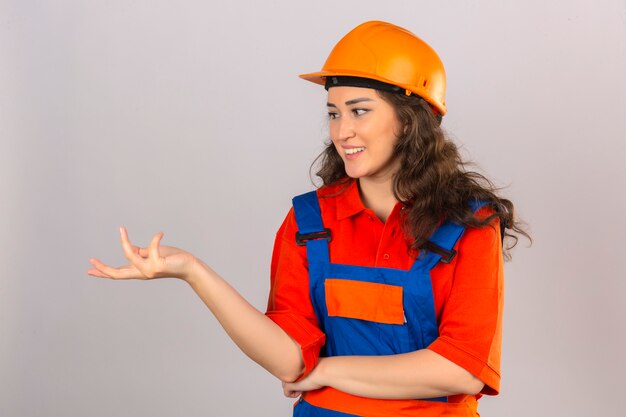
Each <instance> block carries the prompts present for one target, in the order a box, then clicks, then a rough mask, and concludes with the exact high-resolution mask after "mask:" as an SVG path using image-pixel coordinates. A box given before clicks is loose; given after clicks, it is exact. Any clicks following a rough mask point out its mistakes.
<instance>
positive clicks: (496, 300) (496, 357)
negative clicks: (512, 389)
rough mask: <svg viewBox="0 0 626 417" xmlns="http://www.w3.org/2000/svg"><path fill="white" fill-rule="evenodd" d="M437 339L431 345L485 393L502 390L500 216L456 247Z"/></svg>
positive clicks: (470, 232) (469, 232)
mask: <svg viewBox="0 0 626 417" xmlns="http://www.w3.org/2000/svg"><path fill="white" fill-rule="evenodd" d="M457 253H458V254H457V260H456V265H455V267H454V276H453V281H452V286H451V290H450V295H449V298H448V299H447V300H446V301H445V303H444V306H443V310H442V312H441V317H440V320H439V337H438V338H437V339H436V340H435V341H434V342H433V343H432V344H431V345H430V346H429V347H428V348H429V349H430V350H432V351H434V352H437V353H438V354H440V355H442V356H444V357H445V358H447V359H449V360H450V361H452V362H454V363H456V364H457V365H459V366H461V367H463V368H465V369H466V370H467V371H469V372H470V373H471V374H473V375H474V376H476V377H477V378H478V379H480V380H481V381H482V382H483V383H484V384H485V387H484V388H483V391H482V393H483V394H487V395H497V394H498V392H499V391H500V354H501V345H502V308H503V298H504V273H503V259H502V244H501V239H500V226H499V220H498V219H497V218H496V219H495V220H494V221H493V222H492V223H491V224H490V225H488V226H485V227H482V228H468V229H467V230H466V231H465V233H464V234H463V236H462V237H461V239H460V241H459V244H458V247H457Z"/></svg>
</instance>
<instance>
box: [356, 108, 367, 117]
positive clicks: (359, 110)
mask: <svg viewBox="0 0 626 417" xmlns="http://www.w3.org/2000/svg"><path fill="white" fill-rule="evenodd" d="M368 111H369V110H368V109H352V113H353V114H354V115H355V116H363V115H364V114H365V113H367V112H368Z"/></svg>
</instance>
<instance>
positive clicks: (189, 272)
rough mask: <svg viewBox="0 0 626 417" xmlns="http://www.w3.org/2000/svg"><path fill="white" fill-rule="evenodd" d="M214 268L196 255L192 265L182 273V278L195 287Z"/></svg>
mask: <svg viewBox="0 0 626 417" xmlns="http://www.w3.org/2000/svg"><path fill="white" fill-rule="evenodd" d="M210 272H213V270H212V269H211V268H210V267H209V266H208V265H207V264H205V263H204V262H202V261H201V260H200V259H198V258H196V257H194V258H193V261H192V262H191V265H189V267H188V268H186V271H185V273H184V274H182V276H181V278H182V280H183V281H185V282H186V283H187V284H189V285H190V286H191V287H195V286H196V285H197V284H198V282H200V281H201V280H203V279H205V278H206V275H207V274H209V273H210Z"/></svg>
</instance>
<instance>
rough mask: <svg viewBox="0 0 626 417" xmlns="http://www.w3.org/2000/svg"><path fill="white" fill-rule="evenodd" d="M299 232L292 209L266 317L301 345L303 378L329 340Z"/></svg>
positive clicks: (277, 250) (281, 234)
mask: <svg viewBox="0 0 626 417" xmlns="http://www.w3.org/2000/svg"><path fill="white" fill-rule="evenodd" d="M296 231H297V225H296V221H295V216H294V212H293V209H291V210H290V211H289V213H288V214H287V217H286V218H285V221H284V222H283V224H282V225H281V227H280V229H279V230H278V233H277V234H276V241H275V243H274V251H273V254H272V265H271V276H270V279H271V289H270V295H269V300H268V305H267V312H266V313H265V314H266V315H267V316H268V317H269V318H270V319H272V320H273V321H274V322H275V323H276V324H278V325H279V326H280V327H281V328H282V329H283V330H284V331H285V332H286V333H287V334H288V335H289V336H290V337H291V338H292V339H293V340H295V341H296V343H298V344H299V345H300V348H301V349H302V358H303V361H304V366H305V369H304V373H303V374H302V375H301V377H300V378H302V377H304V376H306V375H307V374H308V373H309V372H311V370H313V368H314V367H315V365H316V364H317V361H318V358H319V352H320V349H321V347H322V346H323V345H324V342H325V340H326V338H325V335H324V333H323V332H322V331H321V330H320V328H319V324H318V321H317V317H316V315H315V311H314V310H313V305H312V303H311V297H310V291H309V272H308V265H307V259H306V248H305V247H303V246H297V245H296V242H295V233H296Z"/></svg>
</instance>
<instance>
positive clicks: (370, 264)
mask: <svg viewBox="0 0 626 417" xmlns="http://www.w3.org/2000/svg"><path fill="white" fill-rule="evenodd" d="M301 77H302V78H304V79H306V80H309V81H312V82H315V83H318V84H321V85H324V86H325V88H326V89H327V90H328V103H327V106H328V116H329V133H330V141H329V142H328V144H327V147H326V149H325V151H324V152H323V154H322V157H321V159H320V164H319V171H318V176H319V177H320V178H321V180H322V183H323V185H322V186H321V187H320V188H319V189H318V190H316V191H314V192H310V193H306V194H303V195H300V196H297V197H295V198H294V200H293V208H292V209H291V210H290V211H289V213H288V214H287V217H286V218H285V220H284V222H283V224H282V226H281V227H280V229H279V231H278V233H277V236H276V242H275V246H274V252H273V258H272V267H271V292H270V295H269V302H268V308H267V311H266V313H265V314H263V313H262V312H260V311H258V310H257V309H255V308H254V307H253V306H251V305H250V304H249V303H248V302H247V301H246V300H245V299H244V298H242V297H241V295H239V294H238V293H237V292H236V291H235V290H234V289H233V288H232V287H231V286H230V285H229V284H228V283H227V282H226V281H225V280H224V279H223V278H221V277H220V276H219V275H218V274H217V273H216V272H215V271H213V270H212V269H211V268H210V267H209V266H208V265H207V264H205V263H204V262H202V261H201V260H200V259H198V258H196V257H195V256H194V255H192V254H190V253H189V252H186V251H184V250H181V249H177V248H173V247H168V246H161V245H160V241H161V239H162V237H163V234H162V233H159V234H157V235H155V236H154V238H153V239H152V241H151V243H150V244H149V246H148V247H147V248H140V247H138V246H133V245H132V244H131V243H130V241H129V239H128V234H127V231H126V230H125V229H124V228H123V227H122V228H120V236H121V243H122V247H123V250H124V253H125V255H126V257H127V258H128V260H129V265H128V266H126V267H123V268H111V267H109V266H107V265H105V264H103V263H102V262H101V261H99V260H97V259H91V260H90V262H91V263H92V265H93V268H92V269H90V270H89V271H88V273H89V274H91V275H94V276H98V277H103V278H112V279H152V278H160V277H176V278H180V279H183V280H185V281H186V282H187V283H189V285H190V286H191V287H192V288H193V290H194V291H195V292H196V293H197V294H198V296H200V298H201V299H202V300H203V301H204V302H205V304H206V305H207V306H208V307H209V309H210V310H211V312H212V313H213V314H214V315H215V317H216V318H217V319H218V320H219V322H220V323H221V324H222V326H223V327H224V328H225V330H226V331H227V333H228V335H229V336H230V337H231V338H232V339H233V341H234V342H235V343H236V344H237V345H238V346H239V347H240V348H241V349H242V350H243V351H244V353H246V355H248V356H249V357H250V358H252V359H253V360H254V361H256V362H257V363H259V364H260V365H261V366H263V367H264V368H265V369H267V370H268V371H269V372H271V373H272V374H273V375H275V376H276V377H278V378H279V379H280V380H281V381H282V382H283V390H284V394H285V395H287V396H289V397H294V398H296V397H297V398H298V400H297V401H296V404H295V405H294V416H301V417H303V416H327V417H339V416H363V417H392V416H396V417H397V416H407V417H408V416H478V412H477V402H478V399H479V398H480V397H481V396H482V395H484V394H487V395H495V394H497V393H498V392H499V389H500V350H501V349H500V348H501V331H502V327H501V324H502V305H503V268H502V263H503V246H502V239H503V238H505V237H511V238H513V242H515V241H516V237H515V235H516V234H517V235H519V234H521V235H526V233H525V232H524V231H523V230H522V229H521V228H520V226H519V224H518V223H517V222H516V219H515V218H514V216H513V205H512V203H511V202H510V201H508V200H506V199H503V198H501V197H499V196H498V195H497V194H496V192H495V190H494V187H493V186H492V185H491V183H490V182H489V181H488V180H487V179H486V178H485V177H483V176H482V175H480V174H478V173H476V172H471V171H468V170H466V169H465V165H464V162H463V161H462V159H461V158H460V156H459V153H458V151H457V148H456V146H455V145H454V144H453V143H452V142H451V141H450V140H449V139H447V138H446V137H445V135H444V133H443V131H442V129H441V127H440V123H441V120H442V118H443V116H444V115H445V114H446V112H447V108H446V104H445V89H446V78H445V71H444V67H443V64H442V62H441V60H440V58H439V56H438V55H437V54H436V52H435V51H434V50H433V49H432V48H431V47H430V46H429V45H427V44H426V43H425V42H424V41H422V40H421V39H420V38H418V37H417V36H415V35H414V34H412V33H411V32H409V31H407V30H405V29H403V28H400V27H398V26H395V25H392V24H390V23H386V22H380V21H371V22H366V23H363V24H361V25H359V26H358V27H356V28H355V29H353V30H352V31H350V32H349V33H348V34H347V35H346V36H345V37H344V38H342V39H341V40H340V41H339V43H337V45H336V46H335V48H334V49H333V50H332V52H331V53H330V55H329V57H328V59H327V60H326V63H325V64H324V66H323V68H322V70H321V71H319V72H315V73H310V74H304V75H301ZM507 249H508V247H505V253H504V254H505V255H506V250H507Z"/></svg>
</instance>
